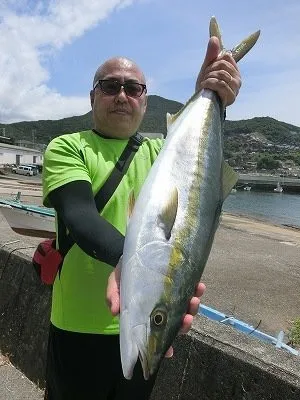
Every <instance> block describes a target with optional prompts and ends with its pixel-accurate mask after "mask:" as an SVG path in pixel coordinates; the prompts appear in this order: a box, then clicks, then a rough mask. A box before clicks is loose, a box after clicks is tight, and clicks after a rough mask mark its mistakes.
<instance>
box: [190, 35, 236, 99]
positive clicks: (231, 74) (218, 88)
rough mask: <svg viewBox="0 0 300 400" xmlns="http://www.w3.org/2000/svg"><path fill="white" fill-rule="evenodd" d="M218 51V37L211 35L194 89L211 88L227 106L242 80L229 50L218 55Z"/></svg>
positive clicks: (233, 97) (234, 96)
mask: <svg viewBox="0 0 300 400" xmlns="http://www.w3.org/2000/svg"><path fill="white" fill-rule="evenodd" d="M220 51H221V49H220V43H219V39H218V38H216V37H214V36H213V37H211V38H210V40H209V42H208V46H207V51H206V55H205V59H204V62H203V64H202V67H201V70H200V72H199V75H198V78H197V82H196V88H195V89H196V91H198V90H201V89H211V90H213V91H215V92H217V93H218V95H219V96H220V99H221V101H222V103H223V105H224V107H227V106H229V105H231V104H232V103H233V102H234V101H235V98H236V96H237V95H238V93H239V90H240V87H241V84H242V81H241V75H240V72H239V70H238V67H237V64H236V62H235V61H234V59H233V57H232V56H231V54H230V52H227V53H224V54H223V55H221V56H219V54H220Z"/></svg>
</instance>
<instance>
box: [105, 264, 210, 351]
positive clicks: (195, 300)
mask: <svg viewBox="0 0 300 400" xmlns="http://www.w3.org/2000/svg"><path fill="white" fill-rule="evenodd" d="M120 275H121V267H120V261H119V263H118V265H117V266H116V268H115V269H114V270H113V272H112V273H111V274H110V276H109V278H108V283H107V291H106V301H107V304H108V306H109V308H110V311H111V313H112V315H114V316H116V315H118V314H119V312H120V290H119V289H120ZM204 291H205V285H204V283H198V285H197V286H196V289H195V293H194V297H192V298H191V300H190V304H189V309H188V311H187V313H186V314H185V316H184V317H183V320H182V325H181V330H180V332H181V333H187V332H188V331H189V330H190V329H191V326H192V323H193V318H194V316H195V315H196V314H197V312H198V308H199V305H200V297H201V296H202V295H203V293H204ZM172 355H173V347H170V348H169V350H168V351H167V353H166V357H172Z"/></svg>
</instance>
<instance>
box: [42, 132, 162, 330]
mask: <svg viewBox="0 0 300 400" xmlns="http://www.w3.org/2000/svg"><path fill="white" fill-rule="evenodd" d="M127 142H128V140H122V139H110V138H104V137H101V136H99V135H97V134H95V133H94V132H93V131H90V130H89V131H83V132H77V133H72V134H66V135H62V136H59V137H57V138H55V139H53V140H52V141H51V142H50V143H49V145H48V147H47V149H46V152H45V156H44V166H43V201H44V205H45V206H47V207H49V206H51V204H50V202H49V200H48V195H49V193H50V192H51V191H53V190H55V189H57V188H58V187H60V186H62V185H65V184H67V183H70V182H73V181H76V180H85V181H87V182H90V184H91V186H92V190H93V193H94V195H95V194H96V193H97V192H98V190H99V189H100V188H101V186H102V185H103V183H104V182H105V181H106V179H107V178H108V176H109V175H110V173H111V171H112V169H113V167H114V165H115V163H116V161H117V160H118V158H119V156H120V155H121V153H122V151H123V150H124V148H125V146H126V144H127ZM162 144H163V140H162V139H147V138H145V140H144V142H143V144H142V145H141V146H140V148H139V150H138V152H137V154H136V155H135V156H134V158H133V160H132V162H131V164H130V166H129V168H128V171H127V173H126V175H125V176H124V177H123V179H122V181H121V182H120V184H119V186H118V187H117V189H116V191H115V193H114V194H113V196H112V197H111V199H110V200H109V201H108V203H107V204H106V206H105V208H104V209H103V211H102V213H101V215H102V216H103V217H104V218H105V219H106V220H107V221H108V222H110V223H111V224H112V225H113V226H114V227H115V228H116V229H118V230H119V231H120V232H121V233H122V234H123V235H125V232H126V226H127V221H128V209H129V198H131V196H132V194H133V195H134V198H137V196H138V194H139V191H140V189H141V187H142V185H143V183H144V181H145V179H146V177H147V175H148V173H149V170H150V168H151V166H152V164H153V162H154V161H155V159H156V157H157V155H158V153H159V151H160V149H161V147H162ZM111 245H112V246H113V245H114V244H113V243H112V244H111ZM112 271H113V267H112V266H110V265H108V264H106V263H104V262H101V261H99V260H96V259H94V258H92V257H90V256H89V255H87V254H86V253H85V252H83V250H81V249H80V248H79V247H78V246H77V245H76V244H75V245H73V247H72V248H71V250H70V251H69V252H68V254H67V255H66V257H65V260H64V264H63V268H62V271H61V274H60V276H57V277H56V280H55V282H54V285H53V294H52V309H51V322H52V323H53V324H54V325H55V326H56V327H58V328H60V329H64V330H69V331H72V332H83V333H102V334H117V333H119V321H118V317H112V315H111V313H110V311H109V309H108V306H107V304H106V287H107V279H108V277H109V275H110V273H111V272H112Z"/></svg>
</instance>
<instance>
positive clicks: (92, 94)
mask: <svg viewBox="0 0 300 400" xmlns="http://www.w3.org/2000/svg"><path fill="white" fill-rule="evenodd" d="M94 99H95V91H94V90H91V91H90V101H91V107H92V108H93V105H94Z"/></svg>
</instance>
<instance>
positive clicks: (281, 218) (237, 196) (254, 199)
mask: <svg viewBox="0 0 300 400" xmlns="http://www.w3.org/2000/svg"><path fill="white" fill-rule="evenodd" d="M223 210H224V211H227V212H230V213H236V214H243V215H247V216H250V217H255V218H259V219H264V220H268V221H270V222H274V223H276V224H282V225H284V224H287V225H295V226H299V227H300V195H299V194H287V193H272V192H257V191H252V190H251V191H249V192H248V191H244V190H238V191H237V192H236V193H231V194H230V195H229V196H228V197H227V199H226V200H225V202H224V204H223Z"/></svg>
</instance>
